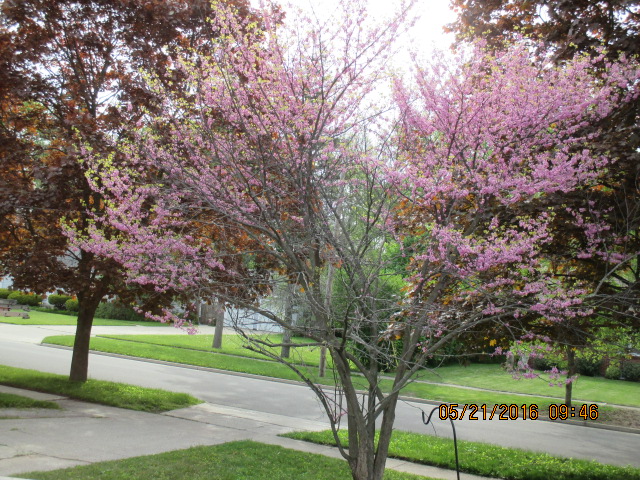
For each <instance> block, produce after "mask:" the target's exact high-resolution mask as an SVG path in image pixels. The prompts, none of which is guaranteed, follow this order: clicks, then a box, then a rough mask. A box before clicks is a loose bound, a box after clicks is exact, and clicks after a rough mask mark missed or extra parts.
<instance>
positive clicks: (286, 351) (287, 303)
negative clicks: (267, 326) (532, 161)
mask: <svg viewBox="0 0 640 480" xmlns="http://www.w3.org/2000/svg"><path fill="white" fill-rule="evenodd" d="M292 294H293V292H292V291H291V285H287V288H286V291H285V300H284V323H286V324H287V325H289V326H290V325H293V305H292V298H291V297H292ZM290 342H291V330H290V329H289V328H286V327H285V328H284V331H283V332H282V343H283V345H282V347H281V348H280V356H281V357H282V358H289V357H290V356H291V347H290V346H289V345H287V344H288V343H290Z"/></svg>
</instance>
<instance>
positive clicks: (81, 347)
mask: <svg viewBox="0 0 640 480" xmlns="http://www.w3.org/2000/svg"><path fill="white" fill-rule="evenodd" d="M100 300H102V295H100V296H99V297H98V295H90V294H89V295H87V294H84V295H82V294H78V324H77V327H76V337H75V340H74V342H73V355H72V356H71V369H70V371H69V380H70V381H72V382H86V381H87V377H88V374H89V344H90V342H91V327H92V326H93V317H94V315H95V313H96V309H97V308H98V305H99V304H100Z"/></svg>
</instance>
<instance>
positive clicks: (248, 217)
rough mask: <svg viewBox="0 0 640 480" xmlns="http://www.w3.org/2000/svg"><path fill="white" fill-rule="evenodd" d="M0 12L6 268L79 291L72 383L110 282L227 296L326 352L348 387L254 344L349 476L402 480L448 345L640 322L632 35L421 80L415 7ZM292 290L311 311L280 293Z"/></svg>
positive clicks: (456, 60) (570, 334)
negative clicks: (310, 405)
mask: <svg viewBox="0 0 640 480" xmlns="http://www.w3.org/2000/svg"><path fill="white" fill-rule="evenodd" d="M468 3H469V4H467V2H463V1H462V0H461V1H459V2H457V1H456V2H454V4H455V5H457V7H458V8H459V9H460V11H461V12H462V13H464V12H465V11H466V10H469V11H471V10H472V8H478V7H477V5H476V2H468ZM530 3H531V4H533V3H535V2H530ZM627 3H628V2H627ZM527 5H529V4H527ZM2 8H3V22H4V23H3V31H2V37H1V38H2V43H1V44H0V48H1V49H2V50H1V52H2V55H1V56H0V58H2V60H1V61H2V62H3V67H6V68H2V69H0V72H2V73H0V75H3V78H2V84H1V88H2V98H1V101H2V112H1V114H2V119H3V120H2V128H3V140H4V137H6V141H3V147H2V148H3V150H2V151H1V152H0V154H1V155H2V156H3V167H2V168H3V176H2V179H1V180H0V181H1V182H2V184H1V185H0V188H1V189H2V197H1V198H2V206H1V207H0V208H2V216H1V217H0V218H1V221H2V222H3V224H2V231H1V233H0V235H2V237H0V238H2V244H1V246H0V255H1V257H0V259H1V261H2V263H1V265H2V268H3V273H11V274H12V275H13V276H14V278H15V280H16V283H17V284H19V285H20V286H24V287H25V288H27V287H29V288H31V289H34V290H40V291H45V290H50V289H51V288H61V289H64V290H65V291H68V292H73V293H76V294H77V295H78V299H79V301H80V305H81V306H80V309H81V311H80V315H79V319H78V333H77V335H76V347H75V348H74V365H73V366H72V371H71V378H72V379H76V380H83V379H86V369H87V363H86V356H87V349H88V334H89V331H90V326H91V321H92V316H93V311H94V310H95V306H97V303H98V302H99V300H100V299H101V298H102V297H103V296H104V295H106V294H107V293H118V294H119V295H121V296H123V297H124V298H134V297H135V298H138V299H143V300H147V301H148V302H150V303H153V304H154V305H155V306H156V307H157V309H156V310H155V311H151V312H150V313H151V314H152V315H153V316H154V318H157V319H163V320H173V321H176V322H178V323H179V322H180V321H181V320H182V319H181V318H179V317H178V316H176V313H175V312H174V311H172V310H171V309H170V308H169V305H170V302H171V301H172V300H175V299H177V298H178V299H189V298H192V299H196V298H198V299H199V298H216V299H218V300H217V301H218V302H220V303H222V304H224V305H226V306H230V307H234V308H236V309H240V310H243V311H252V312H256V313H259V314H260V315H262V317H263V318H266V319H268V320H269V321H270V322H272V323H273V324H274V325H277V326H279V327H280V328H283V329H284V330H285V331H286V332H287V333H288V334H289V335H294V336H298V337H304V339H305V340H304V343H303V345H307V346H315V347H318V348H322V349H324V350H325V351H326V352H327V353H328V355H329V356H330V358H331V360H332V365H333V370H332V373H333V375H334V376H335V380H336V382H335V383H336V387H335V390H334V391H333V392H327V391H326V390H323V389H321V388H320V387H319V386H318V385H316V383H315V380H314V378H313V377H312V376H310V375H309V374H308V373H307V372H306V370H304V369H301V368H300V367H299V366H297V365H295V364H293V363H291V362H289V360H288V358H287V357H286V356H284V355H279V354H277V353H275V352H279V351H280V350H278V349H277V348H276V347H284V349H283V350H284V351H285V352H286V349H287V347H291V348H293V347H295V346H296V345H300V344H293V343H289V342H290V341H289V340H288V339H289V338H290V337H289V336H285V337H284V338H285V340H283V342H282V343H281V344H273V343H271V342H270V341H269V340H267V339H264V338H263V337H255V336H250V335H247V336H246V340H247V342H248V345H247V346H248V348H251V349H254V350H256V351H259V352H262V353H264V354H265V355H266V356H268V357H270V358H273V359H275V360H277V361H281V362H283V363H285V364H287V365H289V366H290V368H292V369H293V370H295V371H296V372H297V373H298V374H299V375H300V377H301V379H302V380H303V381H304V382H306V383H307V384H308V386H309V387H310V388H311V389H312V390H313V391H314V392H315V393H316V394H317V396H318V398H319V400H320V402H321V403H322V405H323V407H324V409H325V410H326V413H327V416H328V418H329V420H330V422H331V426H332V429H333V431H334V433H335V434H336V435H335V439H336V441H337V442H338V445H339V448H340V451H341V452H342V454H343V456H344V457H345V459H346V460H347V461H348V463H349V465H350V467H351V470H352V474H353V478H354V479H367V480H370V479H381V478H382V475H383V472H384V466H385V462H386V457H387V448H388V445H389V440H390V438H391V433H392V429H393V424H394V412H395V407H396V404H397V402H398V396H399V394H400V392H401V390H402V388H403V387H404V386H406V385H407V384H408V382H410V381H411V379H412V378H414V377H415V374H416V373H417V372H419V371H420V369H422V368H424V365H425V363H426V362H427V361H428V360H429V359H430V358H431V357H432V356H433V355H435V354H437V353H438V352H439V351H441V350H442V349H443V348H445V347H447V346H448V345H450V344H451V343H452V342H454V341H461V342H463V343H465V342H468V343H469V344H471V343H473V339H475V341H476V343H477V342H478V339H486V343H485V344H484V345H480V346H481V347H482V348H484V349H485V350H486V349H487V348H488V347H489V346H494V347H498V351H500V350H503V351H504V350H506V349H507V348H508V347H509V346H511V345H512V344H514V343H517V344H519V345H523V344H524V343H526V342H531V341H542V342H547V343H552V344H556V345H565V346H566V347H576V346H577V347H581V346H582V345H583V343H584V342H583V338H590V336H591V335H592V334H593V332H594V331H596V330H598V329H599V328H600V327H602V326H605V325H606V326H607V327H609V328H612V329H613V328H614V327H615V328H618V327H621V328H622V327H624V328H633V327H634V322H636V321H637V318H636V315H635V314H634V311H635V310H634V308H636V307H637V278H638V271H637V270H638V263H637V254H638V244H637V238H638V237H637V221H638V217H637V198H638V197H637V168H635V169H632V168H631V166H630V165H632V164H633V163H632V160H633V159H634V158H636V157H634V156H633V155H636V156H637V145H636V146H635V147H633V149H631V150H629V149H627V147H626V146H625V147H624V148H623V147H622V146H621V144H622V143H624V142H622V141H621V140H620V139H621V138H624V135H627V136H628V134H629V132H632V131H633V132H635V129H637V102H638V93H639V92H638V80H639V78H640V69H638V66H637V64H636V62H635V60H634V59H631V58H624V57H622V58H621V57H620V56H619V53H620V52H619V51H618V50H616V49H611V50H609V51H607V52H604V53H593V55H573V52H568V51H567V49H566V48H561V47H562V42H563V41H567V42H570V41H572V39H571V38H569V37H565V38H559V37H552V38H548V37H545V36H544V35H546V34H547V33H548V30H546V29H541V30H540V32H537V33H539V35H540V36H541V37H542V39H541V40H539V39H537V38H535V37H534V38H527V39H525V38H522V37H520V36H513V37H510V36H509V35H508V34H506V33H505V35H504V38H502V37H500V36H495V35H494V36H493V37H490V38H489V41H488V42H476V43H461V44H460V45H459V48H458V50H457V52H456V53H444V52H441V53H434V54H432V55H431V56H430V58H429V59H428V61H426V60H422V59H421V56H420V55H418V56H416V60H415V62H414V64H413V65H412V66H411V67H412V68H411V73H410V74H407V75H405V76H402V75H392V74H391V72H390V69H389V68H388V67H389V61H390V58H392V57H393V55H394V53H395V50H394V49H395V48H396V47H394V45H395V41H396V40H397V38H398V37H399V36H401V35H402V33H403V30H404V29H405V28H406V26H407V25H408V23H409V20H408V16H410V5H404V6H403V7H402V8H401V9H399V11H398V14H397V15H396V16H394V17H393V18H391V19H389V20H385V21H383V20H379V21H378V20H376V19H374V18H373V16H371V15H369V16H368V15H367V14H366V11H367V5H366V2H361V1H355V0H354V1H350V2H342V4H341V5H340V7H339V8H338V9H337V10H336V11H335V16H334V17H333V18H332V19H331V20H330V21H323V20H319V19H317V18H315V17H311V18H310V17H308V16H307V15H306V14H305V13H304V12H296V13H292V12H293V10H287V11H286V13H285V10H282V9H280V8H276V7H273V6H268V7H267V8H265V9H263V10H260V9H249V8H248V7H247V6H246V5H244V4H239V3H231V2H226V3H215V4H213V5H211V6H210V5H209V4H208V3H206V2H202V3H200V2H186V1H185V2H171V3H168V2H167V3H165V2H142V1H140V2H137V1H126V2H125V1H122V2H112V1H109V2H100V1H95V0H94V1H89V0H87V1H80V0H75V1H70V0H69V1H60V2H42V3H41V2H36V1H31V2H19V3H12V2H5V3H3V4H2ZM540 8H541V7H540ZM509 11H511V10H509ZM96 12H98V13H96ZM579 13H580V11H576V12H574V14H575V15H578V14H579ZM165 17H166V18H169V19H170V20H171V21H170V22H169V24H168V25H169V26H167V25H166V24H165V23H163V22H162V21H160V20H159V19H161V18H165ZM205 18H209V21H207V22H205V21H204V19H205ZM465 18H466V17H465V16H464V15H462V16H461V17H460V19H461V20H460V22H461V23H459V24H458V25H457V26H456V27H455V28H457V29H458V30H459V31H460V32H461V35H462V34H463V33H465V34H469V32H466V31H465V28H466V25H468V23H465V20H464V19H465ZM482 18H487V17H482ZM491 18H494V17H493V16H492V17H491ZM617 18H618V17H617ZM634 18H635V17H634ZM636 20H637V19H636ZM636 20H633V21H636ZM621 21H622V20H621ZM627 21H629V20H627ZM134 27H135V28H134ZM169 27H171V28H169ZM503 30H504V29H503ZM503 30H500V31H501V32H502V31H503ZM589 31H591V30H589ZM603 39H604V40H605V42H606V41H607V38H606V37H605V36H603ZM544 40H547V42H546V43H545V41H544ZM553 42H556V43H553ZM31 45H33V48H26V46H31ZM558 45H560V46H558ZM584 48H585V49H586V48H587V47H586V45H585V46H584ZM589 53H591V52H590V51H589ZM36 66H37V67H36ZM138 67H143V68H144V71H143V72H141V71H140V70H138ZM388 86H391V91H392V95H391V97H390V98H389V100H388V101H387V100H384V97H383V96H381V95H380V92H381V91H383V89H384V88H386V87H388ZM630 112H636V113H630ZM625 132H626V133H625ZM634 138H635V137H634ZM634 141H635V140H634ZM4 145H7V147H6V148H5V147H4ZM615 145H617V146H619V149H618V150H617V149H616V148H614V146H615ZM625 149H627V150H625ZM624 151H626V152H627V156H626V157H625V156H624ZM636 160H637V159H636ZM633 165H634V164H633ZM631 170H633V173H632V172H631ZM5 193H6V194H5ZM634 202H635V203H634ZM620 205H624V206H625V208H626V209H627V210H624V209H621V208H619V207H620ZM622 216H624V218H623V217H622ZM34 252H35V253H34ZM35 254H37V255H35ZM69 256H75V258H76V261H75V262H69V261H64V259H65V258H68V257H69ZM276 291H277V292H291V293H290V294H287V295H285V296H286V298H291V299H292V304H294V305H295V306H296V308H299V309H301V310H304V312H306V315H304V317H303V318H304V320H302V321H298V322H296V323H295V324H292V322H291V311H292V308H293V307H292V305H291V304H288V305H287V306H285V307H286V308H270V305H271V304H270V303H268V302H264V301H260V299H261V298H263V297H265V296H267V295H269V294H271V293H273V292H276ZM94 303H95V306H94ZM83 305H84V306H83ZM238 328H242V326H241V325H238ZM83 342H84V343H83ZM481 342H482V340H481ZM566 351H567V352H573V350H572V348H567V350H566ZM569 356H571V353H569ZM78 358H82V359H84V360H82V361H81V360H77V359H78ZM387 369H390V370H391V372H392V373H391V375H392V382H391V387H390V388H389V389H383V388H382V385H381V381H380V376H381V373H382V372H383V370H387ZM353 371H355V372H357V373H358V374H360V375H359V376H358V381H364V382H365V385H366V390H367V395H365V396H364V397H363V396H362V395H361V394H359V391H358V390H359V388H360V387H359V385H358V383H357V381H356V380H355V377H354V376H353V375H352V374H353ZM376 421H378V425H379V438H378V440H377V441H376V440H375V439H374V437H375V431H376ZM343 422H346V425H347V429H348V440H349V447H348V448H346V447H345V446H344V445H343V444H342V443H341V442H340V438H339V437H338V435H337V430H338V428H340V426H341V425H342V424H343Z"/></svg>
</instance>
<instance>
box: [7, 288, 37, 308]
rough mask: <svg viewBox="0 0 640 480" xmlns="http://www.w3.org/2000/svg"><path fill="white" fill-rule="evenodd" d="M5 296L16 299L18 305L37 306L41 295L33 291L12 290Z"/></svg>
mask: <svg viewBox="0 0 640 480" xmlns="http://www.w3.org/2000/svg"><path fill="white" fill-rule="evenodd" d="M7 298H8V299H10V300H16V301H17V302H18V304H20V305H29V306H32V307H37V306H39V305H40V304H41V303H42V297H41V296H40V295H36V294H35V293H24V292H13V293H12V294H10V295H9V296H8V297H7Z"/></svg>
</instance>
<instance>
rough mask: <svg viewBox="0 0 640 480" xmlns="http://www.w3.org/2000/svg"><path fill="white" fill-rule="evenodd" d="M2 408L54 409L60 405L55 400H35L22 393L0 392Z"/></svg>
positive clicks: (0, 405) (0, 406)
mask: <svg viewBox="0 0 640 480" xmlns="http://www.w3.org/2000/svg"><path fill="white" fill-rule="evenodd" d="M0 408H21V409H22V408H49V409H52V410H54V409H59V408H60V405H58V404H57V403H55V402H48V401H45V400H34V399H32V398H27V397H23V396H22V395H14V394H13V393H4V392H0Z"/></svg>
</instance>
